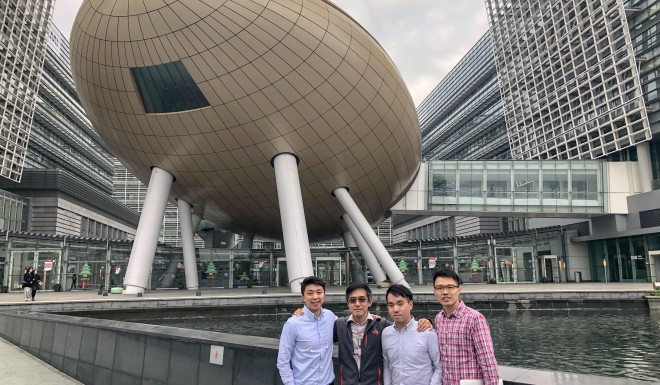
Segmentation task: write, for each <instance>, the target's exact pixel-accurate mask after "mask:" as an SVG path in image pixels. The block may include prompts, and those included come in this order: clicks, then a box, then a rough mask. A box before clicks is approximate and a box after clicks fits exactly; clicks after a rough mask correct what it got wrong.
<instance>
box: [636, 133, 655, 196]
mask: <svg viewBox="0 0 660 385" xmlns="http://www.w3.org/2000/svg"><path fill="white" fill-rule="evenodd" d="M635 147H636V148H637V169H638V171H639V187H640V188H641V189H642V191H641V192H643V193H645V192H649V191H651V190H653V171H651V149H650V148H649V142H642V143H639V144H637V146H635Z"/></svg>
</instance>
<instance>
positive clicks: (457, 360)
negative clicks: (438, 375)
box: [433, 269, 499, 385]
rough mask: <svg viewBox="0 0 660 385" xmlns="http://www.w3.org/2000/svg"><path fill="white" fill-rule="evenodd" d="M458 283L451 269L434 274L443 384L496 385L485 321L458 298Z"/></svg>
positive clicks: (494, 362)
mask: <svg viewBox="0 0 660 385" xmlns="http://www.w3.org/2000/svg"><path fill="white" fill-rule="evenodd" d="M461 283H462V282H461V279H460V278H459V276H458V274H456V272H455V271H453V270H448V269H445V270H439V271H437V272H436V273H435V274H434V275H433V289H434V293H435V297H436V298H437V299H438V302H439V303H440V304H441V305H442V311H441V312H440V313H438V315H437V316H436V317H435V330H436V333H437V335H438V344H439V348H440V360H441V361H442V369H443V376H442V384H443V385H460V381H461V380H483V383H484V385H497V384H498V381H499V374H498V372H497V360H495V351H494V349H493V340H492V338H491V336H490V328H489V327H488V322H487V321H486V318H485V317H484V316H483V315H482V314H481V313H479V312H478V311H476V310H474V309H472V308H470V307H467V306H465V304H464V303H463V301H461V300H460V299H459V295H460V293H461V288H460V286H461Z"/></svg>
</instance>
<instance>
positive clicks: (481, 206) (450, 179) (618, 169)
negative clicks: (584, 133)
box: [392, 160, 641, 218]
mask: <svg viewBox="0 0 660 385" xmlns="http://www.w3.org/2000/svg"><path fill="white" fill-rule="evenodd" d="M639 190H640V188H639V176H638V172H637V162H605V161H600V160H564V161H548V160H544V161H538V160H537V161H514V160H506V161H429V162H424V163H422V167H421V169H420V171H419V174H418V175H417V179H416V181H415V182H414V184H413V186H412V187H411V189H410V191H409V192H408V193H407V194H406V195H405V197H404V198H403V199H401V201H399V202H398V203H397V204H396V205H395V206H394V207H393V208H392V211H393V212H394V213H399V214H419V215H465V216H522V215H524V216H527V217H562V218H567V217H573V218H588V217H593V216H599V215H604V214H626V213H627V202H626V197H628V196H629V195H633V194H636V193H639V192H641V191H639Z"/></svg>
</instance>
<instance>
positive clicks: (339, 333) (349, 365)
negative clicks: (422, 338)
mask: <svg viewBox="0 0 660 385" xmlns="http://www.w3.org/2000/svg"><path fill="white" fill-rule="evenodd" d="M346 302H347V303H348V308H349V310H350V311H351V315H349V316H348V317H341V318H338V319H337V321H335V329H334V340H335V341H336V342H338V344H339V354H338V357H339V373H338V376H339V383H340V384H343V385H358V384H359V385H381V384H383V348H382V345H381V336H382V332H383V329H385V328H386V327H388V326H390V325H392V323H391V322H389V321H387V320H385V319H384V318H380V317H378V316H374V315H373V314H371V313H370V312H369V307H370V306H371V304H372V294H371V289H370V288H369V286H367V284H366V283H362V282H356V283H353V284H351V285H349V286H348V287H347V288H346ZM429 329H431V322H430V321H429V320H427V319H424V318H422V319H420V320H419V328H418V331H425V330H429Z"/></svg>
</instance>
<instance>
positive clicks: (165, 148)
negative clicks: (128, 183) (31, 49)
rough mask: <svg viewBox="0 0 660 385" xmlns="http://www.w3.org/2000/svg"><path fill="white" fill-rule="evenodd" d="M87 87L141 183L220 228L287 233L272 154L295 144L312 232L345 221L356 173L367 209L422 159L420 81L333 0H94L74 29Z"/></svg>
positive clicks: (95, 113)
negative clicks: (412, 81)
mask: <svg viewBox="0 0 660 385" xmlns="http://www.w3.org/2000/svg"><path fill="white" fill-rule="evenodd" d="M71 59H72V60H71V62H72V67H73V74H74V79H75V85H76V88H77V89H78V92H79V94H80V98H81V102H82V104H83V106H84V108H85V110H86V111H87V113H88V116H89V118H90V119H91V121H92V123H93V125H94V127H95V128H96V129H97V130H98V131H99V133H100V135H101V136H102V137H103V139H104V141H105V143H106V144H107V145H108V147H109V148H110V149H111V151H112V152H113V153H114V154H115V155H116V156H117V157H118V158H119V159H120V160H121V161H122V163H124V164H125V165H126V167H127V168H128V169H129V170H130V171H131V172H132V173H133V174H135V175H136V176H137V177H138V178H139V179H140V180H142V181H143V182H144V183H147V182H148V180H149V175H150V169H151V168H153V167H158V168H160V169H163V170H166V171H167V172H169V173H171V174H172V175H173V176H174V177H175V182H174V183H173V185H172V189H171V192H170V197H171V198H176V199H183V200H185V201H186V202H189V203H190V204H192V205H193V206H194V207H204V212H203V216H204V218H206V219H208V220H210V221H212V222H214V223H215V224H216V225H217V226H218V227H219V228H224V229H228V230H231V231H233V232H236V233H242V234H257V235H263V236H267V237H274V238H278V237H281V236H282V223H281V218H280V209H279V205H278V195H277V188H276V180H275V172H274V170H273V166H272V164H271V160H272V159H273V158H274V157H275V156H277V155H278V154H282V153H291V154H294V155H295V156H296V157H297V159H298V170H299V178H300V187H301V192H302V200H303V204H304V215H305V218H306V222H307V228H308V232H309V236H310V238H311V239H327V238H331V237H337V236H338V235H339V233H340V215H341V214H342V210H341V207H340V205H339V204H338V203H337V201H336V199H335V198H334V197H333V196H332V195H331V192H332V191H333V190H334V189H336V188H338V187H346V188H347V189H348V190H349V191H350V194H351V196H352V197H353V199H354V201H355V203H356V204H357V206H358V207H359V208H360V210H361V211H362V213H363V214H364V216H365V217H366V218H367V220H368V221H369V222H370V223H371V224H375V223H377V222H378V221H380V220H381V219H382V218H383V215H384V213H385V212H386V211H387V210H388V209H389V208H390V207H391V206H392V205H393V204H394V203H395V202H396V201H397V200H398V198H399V197H401V196H402V195H403V194H404V193H405V192H406V190H407V188H408V186H409V185H410V184H411V183H412V181H413V179H414V177H415V175H416V173H417V171H418V169H419V166H420V161H421V145H420V143H421V139H420V130H419V123H418V120H417V115H416V112H415V108H414V105H413V102H412V99H411V97H410V94H409V92H408V90H407V88H406V86H405V84H404V82H403V80H402V78H401V75H400V74H399V72H398V71H397V69H396V67H395V66H394V64H393V63H392V60H391V59H390V58H389V57H388V55H387V54H386V53H385V51H384V50H383V48H382V47H381V46H380V45H379V44H378V43H377V42H376V40H375V39H374V38H373V37H372V36H371V35H370V34H369V33H368V32H367V31H365V30H364V28H362V27H361V26H360V25H359V24H358V23H357V22H356V21H355V20H353V19H352V18H351V17H350V16H349V15H347V14H346V13H345V12H344V11H342V10H341V9H340V8H338V7H337V6H336V5H334V4H333V3H332V2H330V1H324V0H305V1H299V0H298V1H296V0H276V1H261V0H204V1H201V0H168V1H162V0H158V1H156V0H86V1H85V2H84V3H83V5H82V7H81V9H80V10H79V12H78V15H77V17H76V20H75V24H74V28H73V31H72V36H71Z"/></svg>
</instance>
